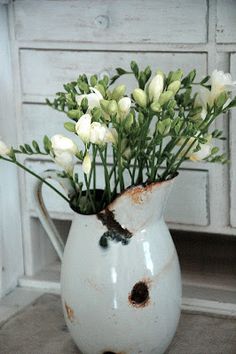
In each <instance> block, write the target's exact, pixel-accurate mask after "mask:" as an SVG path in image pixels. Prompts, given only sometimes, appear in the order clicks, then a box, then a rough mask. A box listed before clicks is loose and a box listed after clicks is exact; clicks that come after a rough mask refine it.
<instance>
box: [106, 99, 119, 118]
mask: <svg viewBox="0 0 236 354" xmlns="http://www.w3.org/2000/svg"><path fill="white" fill-rule="evenodd" d="M107 110H108V113H109V114H110V115H115V114H117V112H118V105H117V103H116V101H115V100H112V101H110V102H109V104H108V107H107Z"/></svg>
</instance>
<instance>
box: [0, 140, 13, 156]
mask: <svg viewBox="0 0 236 354" xmlns="http://www.w3.org/2000/svg"><path fill="white" fill-rule="evenodd" d="M10 150H11V149H10V148H9V147H8V146H7V145H6V144H5V143H4V142H3V141H2V140H0V155H2V156H4V155H8V154H9V152H10Z"/></svg>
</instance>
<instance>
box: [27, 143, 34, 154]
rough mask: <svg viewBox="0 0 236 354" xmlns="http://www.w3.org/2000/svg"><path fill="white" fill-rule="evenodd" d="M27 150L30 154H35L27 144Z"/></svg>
mask: <svg viewBox="0 0 236 354" xmlns="http://www.w3.org/2000/svg"><path fill="white" fill-rule="evenodd" d="M25 149H26V151H27V152H28V153H30V154H33V150H32V148H31V146H30V145H29V144H25Z"/></svg>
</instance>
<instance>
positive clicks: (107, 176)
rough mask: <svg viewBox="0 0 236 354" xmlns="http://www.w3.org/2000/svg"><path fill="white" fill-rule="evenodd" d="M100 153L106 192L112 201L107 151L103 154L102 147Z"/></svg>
mask: <svg viewBox="0 0 236 354" xmlns="http://www.w3.org/2000/svg"><path fill="white" fill-rule="evenodd" d="M99 154H100V157H101V160H102V164H103V168H104V178H105V186H106V192H107V196H108V201H109V202H110V201H111V187H110V179H109V173H108V168H107V161H106V153H105V156H103V153H102V151H101V149H99Z"/></svg>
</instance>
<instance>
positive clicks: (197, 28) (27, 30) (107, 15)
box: [14, 0, 207, 44]
mask: <svg viewBox="0 0 236 354" xmlns="http://www.w3.org/2000/svg"><path fill="white" fill-rule="evenodd" d="M39 3H40V5H39ZM14 9H15V31H16V38H17V39H18V40H35V41H70V42H75V41H76V42H90V43H91V42H92V43H114V42H116V43H117V44H119V43H203V42H205V41H206V33H207V30H206V21H204V19H205V18H206V16H207V2H206V0H198V1H194V0H177V1H176V0H169V1H168V3H166V1H165V0H159V1H155V0H147V1H142V0H130V1H125V0H116V1H111V0H90V1H81V0H80V1H50V0H49V1H46V0H43V1H40V2H39V1H35V0H34V1H32V0H18V1H15V3H14Z"/></svg>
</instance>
